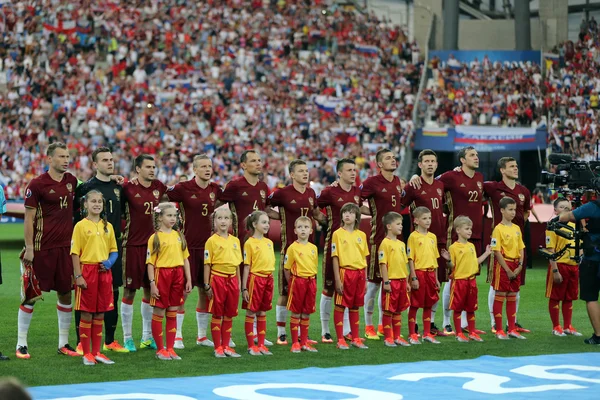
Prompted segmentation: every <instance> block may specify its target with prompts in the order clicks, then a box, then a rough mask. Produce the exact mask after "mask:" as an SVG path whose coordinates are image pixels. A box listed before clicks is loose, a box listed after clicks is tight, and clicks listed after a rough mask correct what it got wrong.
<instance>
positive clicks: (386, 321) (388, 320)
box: [381, 311, 394, 340]
mask: <svg viewBox="0 0 600 400" xmlns="http://www.w3.org/2000/svg"><path fill="white" fill-rule="evenodd" d="M381 322H382V323H383V335H384V337H385V339H386V340H394V333H393V328H392V313H391V312H389V311H384V312H383V318H382V320H381Z"/></svg>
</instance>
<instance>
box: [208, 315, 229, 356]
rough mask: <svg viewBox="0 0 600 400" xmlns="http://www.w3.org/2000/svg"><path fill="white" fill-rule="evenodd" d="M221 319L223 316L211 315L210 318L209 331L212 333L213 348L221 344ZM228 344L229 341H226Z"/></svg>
mask: <svg viewBox="0 0 600 400" xmlns="http://www.w3.org/2000/svg"><path fill="white" fill-rule="evenodd" d="M222 321H223V317H215V316H214V315H213V317H212V319H211V320H210V333H211V334H212V340H213V343H214V344H215V350H216V349H218V348H219V347H221V346H222V342H221V323H222ZM227 344H229V343H227Z"/></svg>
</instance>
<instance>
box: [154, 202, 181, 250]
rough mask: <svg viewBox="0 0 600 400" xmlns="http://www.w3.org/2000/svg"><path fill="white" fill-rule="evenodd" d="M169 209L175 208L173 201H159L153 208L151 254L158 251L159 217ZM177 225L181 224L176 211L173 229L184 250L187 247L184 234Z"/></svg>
mask: <svg viewBox="0 0 600 400" xmlns="http://www.w3.org/2000/svg"><path fill="white" fill-rule="evenodd" d="M170 209H174V210H177V208H176V207H175V205H174V204H173V203H160V204H159V205H158V206H157V207H155V208H154V240H153V241H152V254H156V253H158V252H159V251H160V239H159V237H158V231H160V221H159V219H160V217H162V216H163V215H164V212H165V211H167V210H170ZM179 226H181V221H180V219H179V212H177V223H176V224H175V226H174V227H173V229H175V230H176V231H177V233H178V234H179V239H181V250H182V251H184V250H185V249H186V248H187V242H186V241H185V236H184V235H183V232H181V230H180V229H179Z"/></svg>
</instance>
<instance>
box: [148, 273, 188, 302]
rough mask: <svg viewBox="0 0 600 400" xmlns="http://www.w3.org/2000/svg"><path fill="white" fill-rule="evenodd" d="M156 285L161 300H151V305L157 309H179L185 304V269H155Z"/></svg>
mask: <svg viewBox="0 0 600 400" xmlns="http://www.w3.org/2000/svg"><path fill="white" fill-rule="evenodd" d="M154 284H155V285H156V288H157V289H158V294H159V296H160V297H159V298H158V299H155V298H153V297H151V298H150V305H151V306H152V307H156V308H169V307H179V306H180V305H182V304H183V294H184V292H185V271H184V270H183V267H175V268H156V267H154Z"/></svg>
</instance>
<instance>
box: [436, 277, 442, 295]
mask: <svg viewBox="0 0 600 400" xmlns="http://www.w3.org/2000/svg"><path fill="white" fill-rule="evenodd" d="M441 286H442V285H440V281H439V280H438V279H437V278H435V290H437V291H438V292H439V291H440V287H441Z"/></svg>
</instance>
